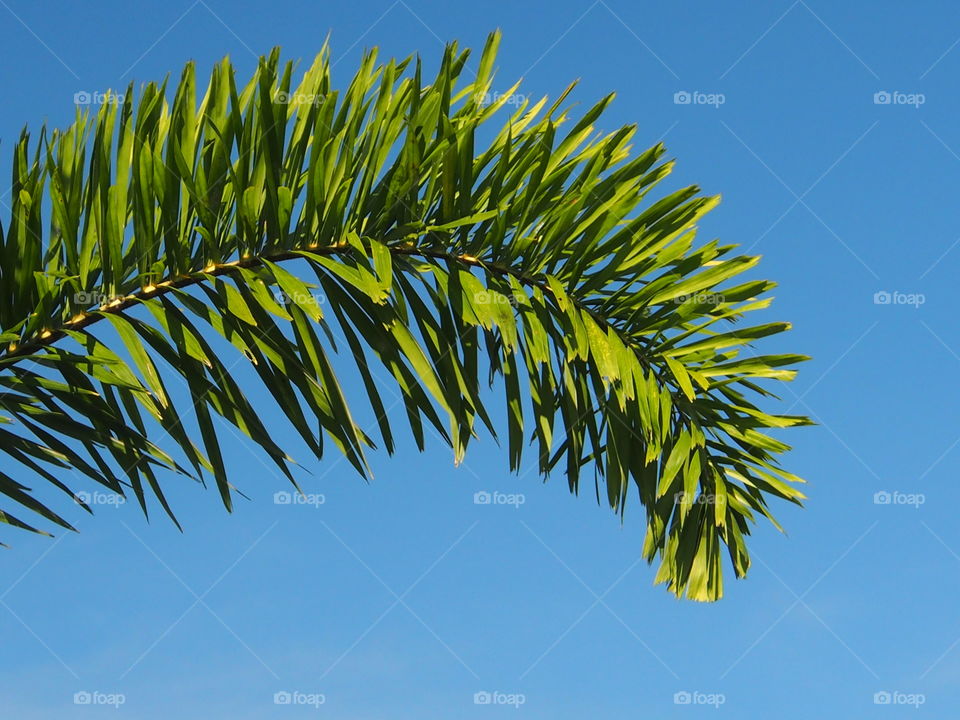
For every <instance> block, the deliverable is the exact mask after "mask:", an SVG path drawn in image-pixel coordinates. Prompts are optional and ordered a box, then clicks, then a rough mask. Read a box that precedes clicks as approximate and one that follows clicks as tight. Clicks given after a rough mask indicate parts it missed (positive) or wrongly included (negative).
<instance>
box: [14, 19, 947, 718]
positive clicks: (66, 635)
mask: <svg viewBox="0 0 960 720" xmlns="http://www.w3.org/2000/svg"><path fill="white" fill-rule="evenodd" d="M495 27H500V28H502V29H503V32H504V40H503V46H502V51H501V55H500V58H499V63H498V64H499V75H498V78H499V80H498V82H499V83H500V84H501V85H502V87H500V89H501V90H506V89H507V88H508V87H509V86H510V85H511V84H512V82H513V81H514V80H515V79H516V78H518V77H521V76H522V77H524V79H525V83H524V86H523V87H522V88H521V92H522V93H524V94H527V95H530V96H540V95H543V94H550V95H556V94H557V93H558V92H559V91H560V90H562V89H563V88H564V87H565V86H566V84H567V83H568V82H569V81H570V80H572V79H574V78H581V80H582V82H581V85H580V87H579V89H578V90H577V95H576V97H577V98H578V99H579V100H582V101H583V102H584V103H589V102H591V101H593V100H595V99H597V98H599V97H600V96H602V95H604V94H606V93H607V92H609V91H611V90H616V91H617V92H618V98H617V100H616V102H615V103H614V104H613V105H612V107H611V109H610V111H609V112H608V114H607V115H606V116H605V119H604V120H603V122H604V123H605V124H606V126H608V127H609V128H613V127H615V126H619V125H621V124H625V123H633V122H636V123H638V124H639V128H640V132H639V138H640V142H641V143H643V142H646V143H647V144H653V143H654V142H656V141H657V140H659V139H663V140H664V141H665V142H666V144H667V147H668V150H669V154H670V155H671V156H673V157H676V158H677V159H678V161H679V162H678V164H677V168H676V171H675V174H674V176H673V178H672V180H671V182H672V183H674V185H675V186H680V185H686V184H690V183H698V184H700V185H701V186H702V187H703V188H704V190H705V191H706V192H709V193H721V194H722V195H723V198H724V200H723V203H722V204H721V206H720V207H719V209H717V210H716V211H714V212H713V213H712V214H711V216H709V217H708V218H707V219H706V220H705V221H704V222H703V224H702V227H701V233H702V236H703V237H705V238H711V237H720V238H722V239H723V240H724V241H727V242H737V243H740V244H741V245H742V246H743V247H744V248H746V249H749V250H750V251H751V252H755V253H762V254H763V256H764V261H763V262H762V263H761V266H760V271H761V273H762V275H763V276H764V277H769V278H772V279H775V280H777V281H778V282H779V283H780V286H779V288H778V289H777V291H776V295H777V300H776V302H775V304H774V309H773V311H772V314H771V318H772V317H774V316H775V317H777V318H778V319H788V320H790V321H792V322H793V323H794V331H793V332H792V333H790V334H789V335H787V336H784V337H783V338H778V339H776V340H774V341H773V342H771V343H767V344H766V345H765V346H764V347H765V348H766V349H768V350H769V351H771V352H802V353H806V354H809V355H812V356H813V357H814V360H813V361H812V362H810V363H808V364H807V365H806V366H804V367H803V369H802V372H801V374H800V376H799V378H798V379H797V381H796V382H795V383H793V384H792V385H791V386H783V387H781V388H780V392H781V394H782V396H783V398H784V405H785V406H787V407H791V408H792V410H793V411H794V412H800V413H806V414H809V415H811V416H812V417H814V418H815V419H816V420H817V421H818V422H819V425H818V426H816V427H812V428H805V429H800V430H797V431H794V432H792V433H790V439H791V440H792V442H793V443H794V446H795V449H794V451H793V452H792V453H791V454H790V455H789V456H788V458H787V463H788V464H789V466H790V468H791V469H792V470H794V471H796V472H797V473H798V474H800V475H802V476H804V477H806V478H808V479H809V482H810V484H809V489H808V495H809V501H808V504H807V507H806V508H805V509H802V510H801V509H797V508H794V507H792V506H791V507H788V506H786V505H785V504H781V506H779V507H777V511H778V517H779V518H780V519H781V521H782V522H783V524H784V525H785V526H786V528H787V530H788V535H787V536H784V535H781V534H779V533H777V532H776V531H774V530H773V529H772V528H770V527H763V526H761V527H759V528H758V529H757V530H756V532H755V534H754V537H753V544H752V550H753V553H754V567H753V569H752V571H751V574H750V575H749V577H748V579H746V580H745V581H740V582H736V583H734V582H732V581H730V582H728V584H727V589H726V597H725V599H724V600H723V601H721V602H720V603H719V604H715V605H699V604H692V603H689V602H678V601H677V600H675V599H674V598H673V597H672V596H670V595H668V594H667V593H666V592H665V591H663V590H662V589H661V588H659V587H657V588H655V587H653V586H652V584H651V583H652V579H653V571H652V569H651V568H648V567H647V566H646V565H645V564H644V563H642V562H638V561H637V558H638V550H639V546H640V543H641V540H642V533H643V528H642V526H641V524H640V520H641V518H640V516H639V514H638V513H636V512H635V511H636V507H635V506H634V508H633V509H634V513H633V514H631V508H630V507H629V506H628V508H627V514H626V522H625V524H624V525H623V526H621V525H620V523H619V521H618V519H617V518H616V517H615V516H614V515H612V514H611V513H610V512H609V511H608V510H606V509H605V508H603V507H599V506H597V505H596V503H595V501H594V499H593V497H592V493H590V492H589V491H585V492H584V493H583V494H582V495H581V496H580V497H579V498H576V497H572V496H570V495H569V494H568V493H567V491H566V484H565V481H564V480H563V479H562V478H560V477H557V478H554V479H553V480H551V481H550V482H548V483H547V484H546V485H545V486H544V485H543V484H542V483H541V481H540V480H539V478H538V477H537V474H536V471H535V470H534V469H531V470H530V471H529V472H523V473H521V474H520V476H514V475H511V474H509V473H508V472H507V470H506V468H507V457H506V451H505V450H503V449H500V448H498V447H497V446H496V445H495V443H493V442H492V441H491V440H490V439H489V438H484V439H483V440H482V441H481V442H479V443H477V444H475V445H474V446H473V447H472V449H471V452H470V454H469V455H468V457H467V460H466V463H465V464H464V465H463V466H461V467H460V468H456V469H455V468H454V467H453V464H452V458H451V455H450V452H449V450H447V449H446V448H444V447H443V446H442V445H441V444H440V443H439V442H434V443H433V444H432V445H431V446H430V447H429V448H428V452H426V453H425V454H423V455H419V454H417V453H416V452H415V448H414V447H413V444H412V442H409V441H408V442H404V443H402V447H401V449H400V451H399V452H398V453H397V455H396V456H394V457H393V458H388V457H386V456H385V455H379V456H375V457H374V458H373V462H374V470H375V473H376V479H375V481H374V482H373V483H371V484H369V485H365V484H364V483H363V482H362V481H361V480H359V479H358V478H357V477H356V476H355V475H354V474H352V471H351V470H350V469H349V467H348V466H347V463H344V462H338V461H337V458H335V457H330V458H329V459H328V460H326V461H325V462H323V463H312V464H311V463H308V464H307V466H306V467H305V471H304V473H303V475H302V477H303V479H304V485H305V490H306V491H307V492H310V493H315V494H322V499H323V502H322V503H320V502H319V499H320V498H319V497H317V498H316V499H317V501H318V502H316V503H314V504H312V505H302V504H301V505H285V504H279V503H276V502H274V493H276V492H278V491H285V490H287V486H286V485H285V484H284V481H282V480H281V479H280V478H278V477H276V476H275V473H274V472H273V471H272V470H271V469H270V468H269V467H267V466H266V465H264V464H263V463H262V462H261V460H260V459H258V458H257V457H256V456H255V455H254V454H252V452H251V451H250V449H249V448H248V447H247V445H246V444H245V443H243V442H241V441H239V440H236V439H234V438H233V436H232V435H230V434H229V433H227V434H226V435H225V444H226V446H227V447H228V455H229V460H230V466H231V470H232V473H233V478H234V481H235V484H237V485H238V486H240V487H241V488H242V489H243V490H244V491H245V492H246V493H247V494H248V495H250V497H251V501H250V502H245V501H242V500H241V501H239V502H238V504H237V505H238V507H237V511H236V512H235V513H234V514H233V515H227V514H226V513H224V512H223V510H222V508H221V507H220V506H219V498H218V497H217V494H216V493H215V492H203V491H201V490H199V489H197V488H195V487H192V486H189V485H187V484H186V483H184V482H183V481H181V480H179V479H176V478H172V479H171V480H170V488H171V495H172V498H173V500H174V502H175V503H176V507H177V509H178V514H179V516H180V519H181V521H182V523H183V524H184V527H185V530H186V531H185V533H183V534H180V533H179V532H177V531H176V529H175V528H174V527H172V526H171V524H170V523H168V522H166V521H165V520H164V519H163V518H161V517H155V518H153V519H152V520H151V522H149V523H148V522H146V521H145V520H144V519H143V517H142V516H141V515H140V514H139V512H138V510H137V509H136V508H135V507H133V506H132V505H127V506H119V507H114V506H111V505H102V506H100V507H99V509H98V512H97V515H96V517H95V518H86V517H81V515H80V514H79V513H75V514H74V515H72V516H71V517H73V518H75V519H76V520H77V522H78V523H79V525H80V529H81V532H80V533H79V534H71V535H69V536H64V537H61V538H58V539H56V540H54V541H51V540H48V539H42V538H34V537H28V536H26V535H25V534H20V535H17V536H15V537H14V538H12V544H13V548H12V549H11V550H9V551H6V552H5V553H4V554H3V558H2V560H3V563H4V570H3V573H2V576H3V579H2V580H0V634H2V637H3V639H4V641H3V651H2V653H0V707H2V708H3V710H4V711H5V712H4V714H5V716H7V717H13V718H23V719H24V720H33V719H36V718H54V717H55V718H93V717H134V718H144V719H151V718H167V717H179V718H185V719H187V720H192V719H193V718H208V717H220V716H224V717H236V718H239V719H247V718H251V719H252V718H274V717H289V718H313V717H317V718H320V717H330V718H349V719H351V720H353V719H356V720H360V719H364V718H423V717H463V718H474V717H476V718H486V717H491V718H492V717H517V718H519V717H526V718H580V717H583V716H584V715H586V714H590V715H593V716H597V717H612V716H619V717H656V718H680V719H683V718H694V717H708V718H712V717H721V716H725V717H738V718H752V717H762V716H766V715H767V714H768V713H769V712H770V711H771V710H774V709H775V710H776V711H777V715H778V717H780V718H784V719H790V718H809V717H813V716H817V717H825V718H847V717H872V716H873V715H874V714H878V715H882V716H884V717H920V716H923V715H926V716H930V717H937V718H941V717H945V716H947V714H948V709H949V710H952V709H953V708H955V707H956V706H957V705H958V703H960V683H958V682H957V676H958V675H960V615H958V612H957V609H956V608H957V606H956V602H955V592H956V588H957V586H958V583H960V526H958V524H957V523H956V521H955V507H956V506H955V505H951V503H955V502H956V500H957V496H958V490H957V485H956V470H957V467H958V461H960V449H958V448H957V445H958V444H960V443H958V441H960V409H958V408H960V402H957V401H958V399H960V388H958V386H957V385H956V383H955V378H956V377H957V373H958V370H960V327H958V325H957V323H956V311H955V302H954V300H955V297H956V296H955V292H956V291H955V283H954V282H951V280H952V278H953V277H955V275H956V272H957V269H958V265H960V247H955V246H956V245H957V244H958V243H960V229H958V227H960V223H958V222H957V220H958V217H960V206H958V204H957V202H956V189H957V188H958V187H960V183H958V177H960V127H958V125H957V123H956V117H957V116H958V111H960V93H958V92H957V87H956V81H955V78H956V77H957V75H958V72H960V45H958V39H960V7H958V6H957V5H956V4H955V3H949V2H933V1H930V0H928V1H926V2H922V3H911V4H904V3H893V2H871V3H867V2H864V1H863V0H851V1H850V2H845V3H839V4H838V3H826V2H823V1H822V0H797V2H793V3H791V2H790V1H789V0H782V1H781V0H777V1H776V2H771V3H756V2H747V1H746V0H742V1H740V2H727V3H700V2H696V3H648V2H642V3H633V2H626V1H625V0H598V1H597V2H593V3H592V4H591V0H577V1H574V0H551V2H541V1H539V0H537V1H532V2H527V3H496V2H488V1H485V0H475V1H474V2H470V3H448V2H439V1H434V2H427V1H425V0H398V1H397V2H393V3H391V2H390V0H383V2H356V3H296V2H290V1H289V0H274V1H273V2H271V3H251V2H247V1H246V0H232V1H231V2H225V1H224V0H198V1H197V2H192V1H191V0H171V1H170V2H164V3H144V4H138V5H137V6H136V7H135V9H133V10H131V5H130V3H127V2H124V3H121V2H116V1H109V2H107V1H103V2H98V3H62V4H57V6H56V7H51V6H49V5H48V4H44V3H32V2H24V1H23V0H0V44H2V47H3V48H4V55H5V56H6V57H7V58H8V62H6V63H4V64H3V65H2V66H0V87H2V88H3V92H4V97H5V99H6V102H4V103H3V105H2V107H0V138H2V139H3V141H4V145H3V147H4V148H7V151H9V148H10V147H11V146H12V143H13V141H14V139H15V137H16V134H17V133H18V132H19V130H20V128H21V127H22V126H23V125H24V123H29V124H30V125H31V127H38V126H39V124H40V123H41V122H42V121H44V120H46V121H47V122H49V123H50V124H52V125H55V126H56V125H64V124H66V123H67V122H69V120H70V118H71V117H72V115H73V112H74V105H73V97H74V94H75V93H77V92H84V91H87V92H93V91H97V90H103V89H105V88H107V87H119V86H125V85H126V83H127V82H129V81H130V80H131V79H134V80H137V81H141V80H153V79H158V78H162V77H163V76H164V75H165V74H166V73H168V72H171V73H174V74H176V73H178V72H179V70H180V68H181V67H182V65H183V63H184V62H185V61H186V60H188V59H195V60H196V61H197V63H198V65H199V67H200V68H202V69H204V71H207V70H209V68H210V67H211V66H212V64H213V63H214V62H215V61H216V60H218V59H219V58H221V57H222V56H223V55H225V54H230V55H231V56H232V57H233V58H234V59H235V61H236V62H237V63H238V64H239V65H240V67H241V71H246V70H250V69H252V68H253V66H254V63H255V55H256V54H259V53H263V52H266V51H268V50H269V49H270V48H271V47H272V46H274V45H281V46H282V47H283V50H284V55H285V56H286V57H289V58H303V59H305V60H309V59H310V58H312V57H313V55H314V54H315V53H316V52H317V50H318V49H319V46H320V44H321V43H322V41H323V38H324V36H325V35H326V34H327V32H328V31H329V32H330V33H331V38H332V47H333V53H334V57H335V58H338V64H337V66H336V72H337V73H339V78H340V80H341V82H343V81H344V80H345V79H346V78H347V77H348V74H349V72H350V71H351V69H352V67H353V66H354V65H355V64H356V61H357V60H358V58H359V56H360V54H361V52H362V50H363V48H364V47H367V46H371V45H378V46H380V47H381V48H382V52H383V54H384V55H388V56H389V55H399V56H405V55H407V54H409V53H411V52H416V51H419V52H421V53H422V54H423V55H424V57H425V59H426V61H427V63H428V64H431V65H432V64H435V63H436V60H437V58H438V57H439V53H440V52H441V49H442V41H445V40H448V39H458V40H460V41H461V43H462V44H463V45H466V46H472V47H475V48H479V47H480V46H482V43H483V40H484V37H485V35H486V33H487V32H489V31H490V30H491V29H493V28H495ZM678 93H680V95H678ZM684 93H686V95H684ZM686 98H690V100H691V102H689V103H683V102H677V101H678V100H681V101H682V100H684V99H686ZM887 101H889V102H887ZM5 152H6V151H5ZM3 167H4V168H6V167H8V164H7V163H6V162H4V164H3ZM4 172H6V171H5V170H4ZM4 177H6V174H4ZM4 212H5V211H4ZM878 293H879V295H878ZM888 299H889V300H890V302H886V303H885V302H883V301H884V300H888ZM353 389H354V390H360V388H358V387H356V386H354V387H353ZM251 394H252V395H254V396H256V397H261V391H260V390H259V389H257V388H256V387H254V386H251ZM265 407H267V406H266V405H265ZM270 412H272V410H271V411H270ZM269 419H270V416H269V415H268V416H267V420H269ZM284 432H285V431H284ZM308 471H309V472H308ZM479 491H488V492H492V491H498V492H502V493H508V494H510V493H512V494H517V493H519V494H522V496H523V500H524V502H523V504H522V505H519V506H510V505H489V506H486V505H476V504H474V502H473V497H474V493H476V492H479ZM876 493H888V494H887V495H880V496H877V495H876ZM877 499H879V500H884V499H890V500H891V502H889V503H883V502H878V501H877ZM6 539H8V540H11V538H6ZM278 692H280V693H283V692H287V693H291V694H293V693H297V694H296V695H291V696H290V697H291V698H292V699H293V700H294V701H295V702H294V703H291V704H290V705H284V706H278V705H276V704H275V702H274V696H275V694H276V693H278ZM484 692H487V693H494V692H496V693H499V694H498V695H497V696H496V699H497V700H498V702H499V704H491V705H484V704H476V703H475V702H474V695H475V693H484ZM76 693H88V695H85V696H84V695H81V696H80V699H81V700H83V699H84V698H87V699H90V700H91V703H90V704H77V703H76V702H75V694H76ZM677 693H680V695H677ZM683 693H686V694H683ZM878 693H879V694H880V695H877V694H878ZM320 696H322V699H323V700H324V702H323V704H322V705H319V706H317V705H318V704H319V699H320ZM121 697H122V700H123V704H122V705H120V707H119V708H115V707H114V706H112V705H110V704H109V703H110V702H111V701H113V700H116V701H119V699H120V698H121ZM685 699H689V700H690V702H689V703H683V702H682V701H683V700H685ZM887 699H888V700H890V703H889V706H880V705H878V704H876V701H883V700H887ZM521 701H522V703H521ZM678 701H680V702H678ZM511 702H512V704H511ZM104 703H107V704H104ZM311 703H312V704H311Z"/></svg>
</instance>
